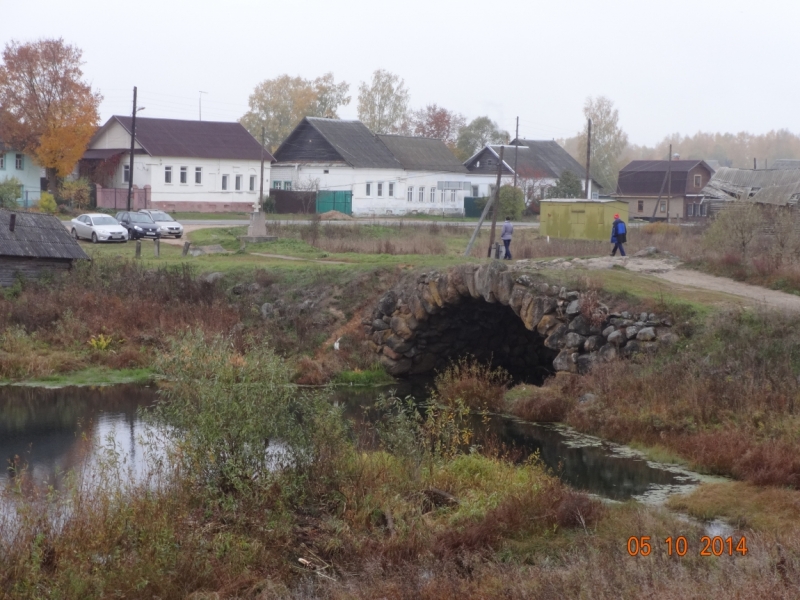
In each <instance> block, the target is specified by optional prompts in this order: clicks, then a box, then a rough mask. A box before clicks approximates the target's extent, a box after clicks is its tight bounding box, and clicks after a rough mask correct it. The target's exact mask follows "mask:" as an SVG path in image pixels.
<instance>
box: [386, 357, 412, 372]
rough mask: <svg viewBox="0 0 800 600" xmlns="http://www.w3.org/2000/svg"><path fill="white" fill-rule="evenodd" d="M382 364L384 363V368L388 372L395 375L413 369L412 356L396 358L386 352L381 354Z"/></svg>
mask: <svg viewBox="0 0 800 600" xmlns="http://www.w3.org/2000/svg"><path fill="white" fill-rule="evenodd" d="M381 364H382V365H383V368H384V369H386V372H387V373H389V375H392V376H393V377H397V376H399V375H405V374H407V373H408V372H409V371H410V370H411V359H410V358H403V359H400V360H394V359H393V358H389V357H388V356H386V355H385V354H384V355H383V356H381Z"/></svg>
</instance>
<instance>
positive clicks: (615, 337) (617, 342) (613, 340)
mask: <svg viewBox="0 0 800 600" xmlns="http://www.w3.org/2000/svg"><path fill="white" fill-rule="evenodd" d="M627 341H628V338H627V337H625V334H624V333H622V332H621V331H614V332H613V333H612V334H611V335H609V336H608V343H609V344H611V345H614V346H624V345H625V342H627Z"/></svg>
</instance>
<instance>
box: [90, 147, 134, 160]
mask: <svg viewBox="0 0 800 600" xmlns="http://www.w3.org/2000/svg"><path fill="white" fill-rule="evenodd" d="M125 152H128V150H120V149H119V148H116V149H113V150H111V149H103V150H87V151H86V152H84V153H83V156H82V157H81V158H83V159H84V160H107V159H109V158H111V157H112V156H116V155H117V154H124V153H125ZM136 153H137V152H136V151H134V154H136ZM138 153H139V154H143V152H142V151H141V150H140V151H139V152H138Z"/></svg>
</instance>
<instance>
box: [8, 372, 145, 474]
mask: <svg viewBox="0 0 800 600" xmlns="http://www.w3.org/2000/svg"><path fill="white" fill-rule="evenodd" d="M154 400H155V390H154V389H153V388H152V387H148V386H142V385H133V384H130V385H128V384H125V385H115V386H108V387H102V388H91V387H66V388H61V389H44V388H32V387H19V386H5V387H2V388H0V460H2V462H3V466H4V468H3V469H2V471H0V486H2V485H5V484H6V483H8V482H9V479H10V478H13V477H14V476H15V474H16V473H17V471H18V470H21V469H25V470H26V471H27V474H28V476H29V477H30V478H31V479H32V481H33V482H35V483H37V484H47V485H53V486H55V487H56V488H58V487H59V484H60V482H61V479H62V475H63V474H64V473H65V472H67V471H69V470H72V469H75V468H78V467H86V466H91V464H92V462H93V461H94V460H95V459H96V454H95V453H96V451H97V448H98V447H99V446H101V445H103V446H105V447H113V448H114V449H115V451H116V452H117V453H118V455H119V456H120V458H121V459H123V460H124V461H125V462H126V464H127V465H128V466H130V467H131V468H133V469H134V471H138V470H141V468H142V467H143V464H142V463H143V461H142V458H143V454H144V451H145V449H144V448H143V446H142V435H143V434H144V433H145V429H146V427H145V424H144V423H142V421H141V420H140V418H139V417H138V416H137V409H138V408H139V407H146V406H149V405H151V404H152V403H153V401H154Z"/></svg>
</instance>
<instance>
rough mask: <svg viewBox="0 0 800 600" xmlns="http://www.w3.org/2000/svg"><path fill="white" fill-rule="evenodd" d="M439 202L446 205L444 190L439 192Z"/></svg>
mask: <svg viewBox="0 0 800 600" xmlns="http://www.w3.org/2000/svg"><path fill="white" fill-rule="evenodd" d="M439 202H440V203H441V204H444V190H440V191H439Z"/></svg>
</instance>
